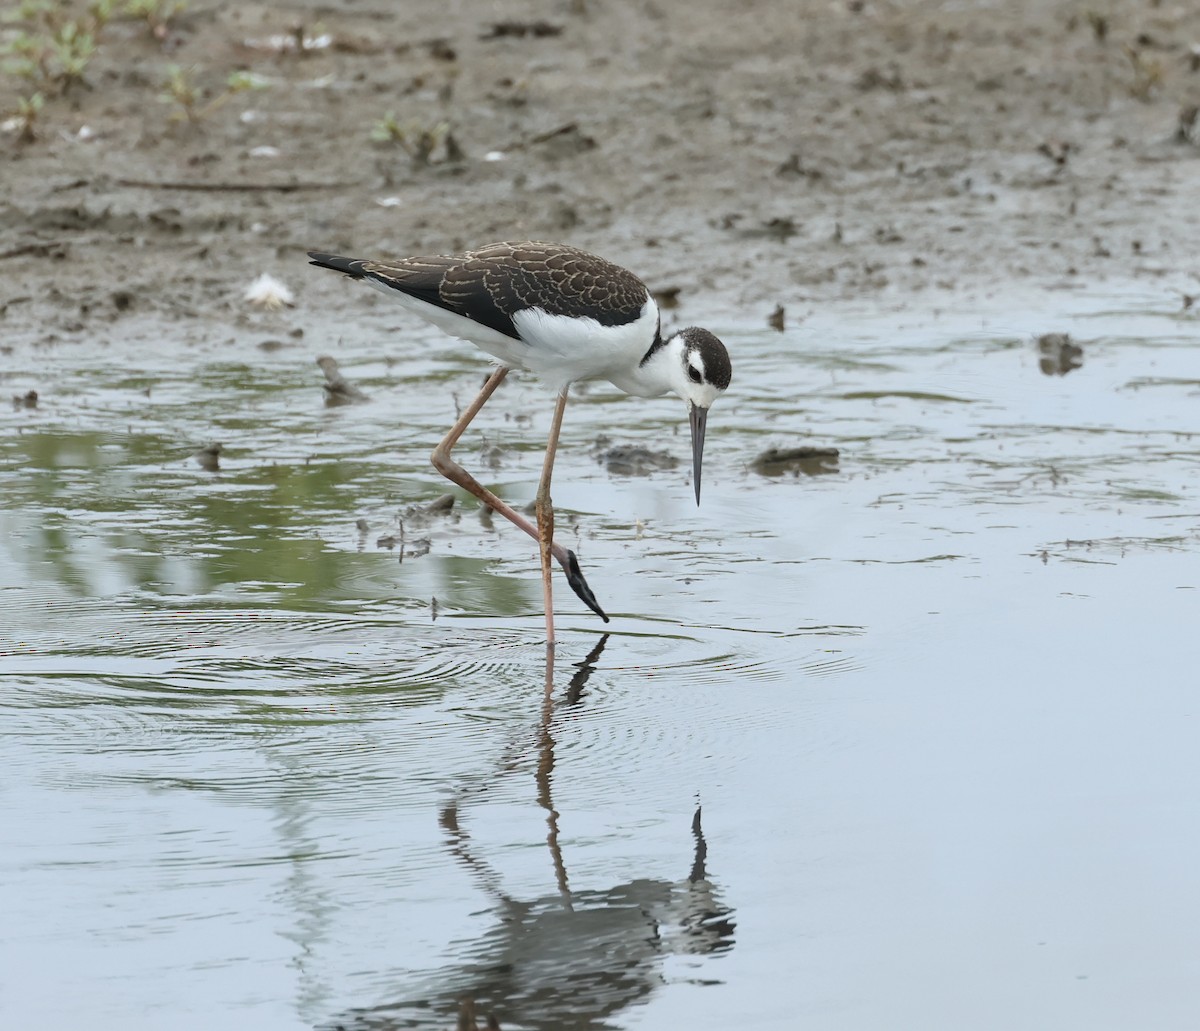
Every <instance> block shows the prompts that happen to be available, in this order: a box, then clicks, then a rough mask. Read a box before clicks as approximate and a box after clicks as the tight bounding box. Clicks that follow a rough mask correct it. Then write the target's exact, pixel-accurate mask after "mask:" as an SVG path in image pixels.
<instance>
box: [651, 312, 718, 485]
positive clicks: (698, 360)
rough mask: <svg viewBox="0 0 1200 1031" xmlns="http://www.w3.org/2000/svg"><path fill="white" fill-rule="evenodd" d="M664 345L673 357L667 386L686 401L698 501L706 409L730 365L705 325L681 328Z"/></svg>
mask: <svg viewBox="0 0 1200 1031" xmlns="http://www.w3.org/2000/svg"><path fill="white" fill-rule="evenodd" d="M666 349H667V351H668V352H669V353H670V354H671V355H672V357H673V358H674V361H673V363H672V368H671V371H670V379H671V389H672V390H673V391H674V392H675V393H676V394H678V395H679V396H680V397H682V398H683V399H684V400H685V401H686V402H687V406H688V418H689V420H690V422H691V425H692V474H693V477H692V482H693V484H694V485H695V488H696V504H697V505H698V504H700V465H701V462H702V461H703V459H704V427H705V425H706V424H707V422H708V410H709V408H711V407H712V403H713V402H714V401H715V400H716V399H717V398H718V397H720V396H721V395H722V394H723V393H725V391H726V389H727V388H728V387H729V381H730V379H731V377H732V375H733V369H732V367H731V366H730V364H729V352H728V351H727V350H725V345H724V344H723V343H721V341H720V340H718V339H717V338H716V337H715V336H713V335H712V334H711V333H710V332H709V331H708V330H707V329H698V328H696V327H695V326H689V327H688V328H687V329H681V330H680V331H679V332H678V333H676V334H675V335H674V336H672V337H671V338H670V339H669V340H668V341H667V344H666Z"/></svg>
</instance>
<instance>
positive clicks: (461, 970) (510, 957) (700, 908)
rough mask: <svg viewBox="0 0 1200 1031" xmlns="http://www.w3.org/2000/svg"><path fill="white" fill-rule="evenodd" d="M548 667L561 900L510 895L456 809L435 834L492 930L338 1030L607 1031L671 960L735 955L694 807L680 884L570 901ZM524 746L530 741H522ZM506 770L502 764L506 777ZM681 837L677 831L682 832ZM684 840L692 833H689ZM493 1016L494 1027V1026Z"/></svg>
mask: <svg viewBox="0 0 1200 1031" xmlns="http://www.w3.org/2000/svg"><path fill="white" fill-rule="evenodd" d="M607 640H608V636H607V635H605V636H604V637H602V638H600V639H599V640H598V641H597V643H596V646H595V647H594V648H593V649H592V650H591V652H590V653H589V654H588V656H587V658H586V659H584V661H583V662H581V663H579V664H578V666H577V668H576V672H575V674H574V675H573V676H572V677H571V680H570V683H569V685H568V686H567V689H566V691H565V693H564V696H563V700H564V701H565V703H566V704H568V705H578V704H580V702H581V700H582V699H583V698H584V696H585V693H586V690H585V689H586V686H587V682H588V678H589V677H590V676H591V674H592V672H593V670H594V669H595V667H596V663H597V661H598V660H599V658H600V656H601V653H602V652H603V651H604V646H605V644H606V643H607ZM551 663H552V658H551V657H549V656H548V658H547V666H546V681H545V698H544V702H543V705H542V712H541V721H540V725H539V726H538V728H537V733H536V737H535V740H536V743H537V751H538V762H537V772H536V791H537V794H536V798H537V803H538V805H539V806H540V807H541V808H542V809H543V810H544V811H545V813H546V823H547V835H546V844H547V846H548V848H549V851H550V857H551V861H552V865H553V869H554V879H555V890H554V891H548V892H547V893H545V894H544V895H542V896H541V897H538V898H534V899H521V898H517V897H515V896H514V895H512V894H510V893H509V892H508V891H507V890H506V889H505V886H504V883H503V879H502V878H501V876H500V874H499V873H498V871H497V870H496V869H494V868H493V867H492V866H491V865H490V864H489V863H488V861H487V859H486V857H484V856H483V855H482V854H481V853H480V851H479V850H478V849H476V848H475V847H474V845H473V843H472V840H471V836H470V833H469V832H468V830H467V828H466V827H465V826H464V820H463V812H462V810H461V806H460V800H461V799H463V798H465V797H466V796H467V794H468V793H467V792H466V791H463V792H460V793H459V795H458V797H456V798H455V799H454V800H452V801H451V802H450V803H449V804H447V805H446V806H445V807H444V808H443V810H442V812H441V814H440V823H441V826H442V829H443V831H444V832H445V835H446V848H447V851H448V852H449V853H450V855H451V856H453V857H454V859H455V861H456V862H457V863H459V864H460V865H461V866H462V867H463V868H464V869H465V870H466V871H468V873H469V874H470V876H471V880H472V881H473V883H474V884H475V886H476V888H477V889H478V890H479V891H480V892H481V893H482V894H483V895H484V896H486V898H487V899H488V902H489V905H488V911H489V914H490V916H491V918H492V925H491V927H490V928H489V929H488V930H486V931H484V933H483V934H482V935H481V936H479V937H478V938H476V939H475V940H473V941H471V942H470V943H467V944H466V946H465V947H464V948H463V949H462V950H461V953H460V956H459V958H458V960H457V961H456V962H455V963H454V964H453V965H451V966H449V967H446V968H445V969H443V970H442V971H440V972H438V973H437V974H435V975H433V976H432V977H430V978H429V987H428V990H427V991H425V992H421V993H419V994H418V995H417V996H416V997H408V998H405V999H403V1000H398V1001H395V1002H391V1003H386V1004H383V1005H380V1006H376V1007H372V1008H370V1009H359V1010H355V1011H353V1012H351V1013H349V1014H346V1015H345V1016H344V1017H343V1018H342V1019H340V1020H338V1021H336V1022H334V1023H333V1024H332V1025H331V1026H332V1027H335V1028H339V1029H344V1031H368V1029H372V1031H375V1029H377V1031H390V1029H399V1028H428V1029H431V1031H432V1029H437V1031H449V1029H450V1028H453V1027H455V1015H456V1014H457V1015H458V1025H457V1026H458V1027H460V1028H474V1027H476V1026H477V1024H476V1017H475V1013H476V1007H478V1011H479V1013H481V1014H483V1013H487V1014H489V1017H488V1020H489V1022H488V1024H487V1026H488V1027H500V1028H503V1029H514V1031H515V1029H520V1028H535V1029H539V1031H542V1029H544V1031H601V1029H605V1028H611V1027H612V1026H613V1023H612V1021H613V1020H614V1019H615V1018H616V1016H617V1015H618V1014H619V1013H621V1012H622V1011H623V1010H626V1009H628V1008H629V1007H631V1006H636V1005H638V1004H642V1003H645V1002H647V1001H648V1000H649V998H650V996H651V994H652V993H653V992H654V990H655V989H656V988H657V987H659V986H660V985H661V984H663V983H664V976H663V964H664V962H665V960H666V959H667V957H669V956H681V955H687V956H698V955H712V954H717V953H721V952H724V951H726V950H728V949H730V948H731V947H732V946H733V941H734V919H733V911H732V910H731V909H730V907H729V906H728V905H726V904H725V903H724V902H723V901H722V899H721V892H720V890H719V888H718V887H717V886H716V884H715V883H714V882H713V881H712V880H711V879H710V878H709V874H708V847H707V844H706V842H705V839H704V831H703V828H702V826H701V821H700V808H699V806H697V808H696V810H695V812H694V814H693V815H692V818H691V835H692V839H693V845H694V851H693V857H692V863H691V868H690V870H689V871H688V872H687V874H686V875H685V876H683V877H682V878H680V879H679V880H674V881H672V880H663V879H655V878H636V879H633V880H628V881H624V882H621V883H618V884H614V885H612V886H611V887H608V888H604V889H587V890H574V891H573V890H572V889H571V888H570V882H569V879H568V874H567V864H566V861H565V859H564V857H563V853H562V847H561V845H560V842H559V830H558V820H559V812H558V810H557V809H556V808H555V806H554V801H553V797H552V793H551V789H552V785H553V777H554V768H555V752H554V750H555V740H554V733H553V731H554V726H555V723H554V708H555V697H554V683H553V669H552V665H551ZM527 740H528V739H527ZM507 765H508V764H507V763H502V764H501V769H500V770H499V771H498V772H499V773H503V772H504V769H505V767H506V766H507ZM681 830H682V828H681ZM685 833H686V832H685ZM493 1014H494V1016H493Z"/></svg>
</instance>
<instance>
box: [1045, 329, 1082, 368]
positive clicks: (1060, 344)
mask: <svg viewBox="0 0 1200 1031" xmlns="http://www.w3.org/2000/svg"><path fill="white" fill-rule="evenodd" d="M1037 349H1038V368H1039V369H1041V370H1042V373H1043V374H1044V375H1046V376H1065V375H1066V374H1067V373H1068V372H1071V371H1072V370H1074V369H1078V368H1079V367H1080V366H1081V365H1083V348H1082V347H1080V346H1079V345H1078V344H1075V343H1072V342H1071V338H1070V337H1069V336H1068V335H1067V334H1066V333H1046V334H1043V335H1042V336H1040V337H1038V340H1037Z"/></svg>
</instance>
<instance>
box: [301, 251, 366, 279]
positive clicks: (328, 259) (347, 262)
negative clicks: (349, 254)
mask: <svg viewBox="0 0 1200 1031" xmlns="http://www.w3.org/2000/svg"><path fill="white" fill-rule="evenodd" d="M308 256H309V258H311V259H312V260H311V261H309V264H310V265H316V266H317V267H318V268H329V269H333V271H334V272H341V273H344V274H345V275H347V276H349V277H350V278H351V279H365V278H366V274H365V273H364V272H363V270H362V265H363V263H362V261H361V260H360V259H358V258H343V257H342V256H341V255H338V254H325V253H323V252H322V251H309V252H308Z"/></svg>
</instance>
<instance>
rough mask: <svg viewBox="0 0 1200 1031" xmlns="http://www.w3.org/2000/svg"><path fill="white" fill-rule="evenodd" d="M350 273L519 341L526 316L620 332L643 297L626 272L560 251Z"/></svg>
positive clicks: (498, 248) (524, 247)
mask: <svg viewBox="0 0 1200 1031" xmlns="http://www.w3.org/2000/svg"><path fill="white" fill-rule="evenodd" d="M354 264H355V265H356V271H358V272H359V274H362V275H368V276H371V277H372V278H373V279H376V280H378V281H379V282H381V283H384V284H386V285H387V286H390V287H393V288H394V289H396V290H399V291H401V292H402V293H405V294H408V295H410V296H412V297H415V298H418V299H419V300H422V301H426V302H427V303H429V304H436V305H437V306H438V307H439V308H445V309H446V310H447V311H452V312H454V313H455V314H457V315H462V316H464V317H465V318H468V319H471V320H472V321H474V322H478V323H480V324H481V325H484V326H489V327H490V328H492V329H494V330H496V331H498V332H500V333H504V334H505V335H506V336H510V337H513V338H514V339H519V334H518V333H517V330H516V327H515V326H514V325H513V316H514V315H515V314H516V313H517V312H519V311H524V310H525V309H526V308H540V309H542V310H543V311H545V312H546V313H548V314H550V315H571V316H577V317H584V318H592V319H595V320H596V321H597V322H599V323H600V324H601V325H603V326H623V325H625V324H626V323H628V322H633V321H634V320H635V319H637V318H638V316H639V315H641V313H642V308H643V307H644V306H645V304H646V299H647V297H648V296H649V294H648V292H647V290H646V286H645V284H644V283H643V282H642V281H641V280H640V279H638V277H637V276H635V275H634V274H633V273H632V272H629V271H628V270H627V269H623V268H621V266H619V265H614V264H613V263H612V262H611V261H606V260H605V259H603V258H599V257H597V256H596V255H594V254H589V253H588V252H587V251H581V250H578V249H577V248H575V247H566V246H564V245H562V244H554V243H540V242H537V241H530V242H526V243H493V244H489V245H488V246H486V247H481V248H479V249H478V250H473V251H467V252H466V253H465V254H456V255H445V256H438V257H429V258H405V259H404V260H402V261H396V262H385V261H363V262H355V263H354Z"/></svg>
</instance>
